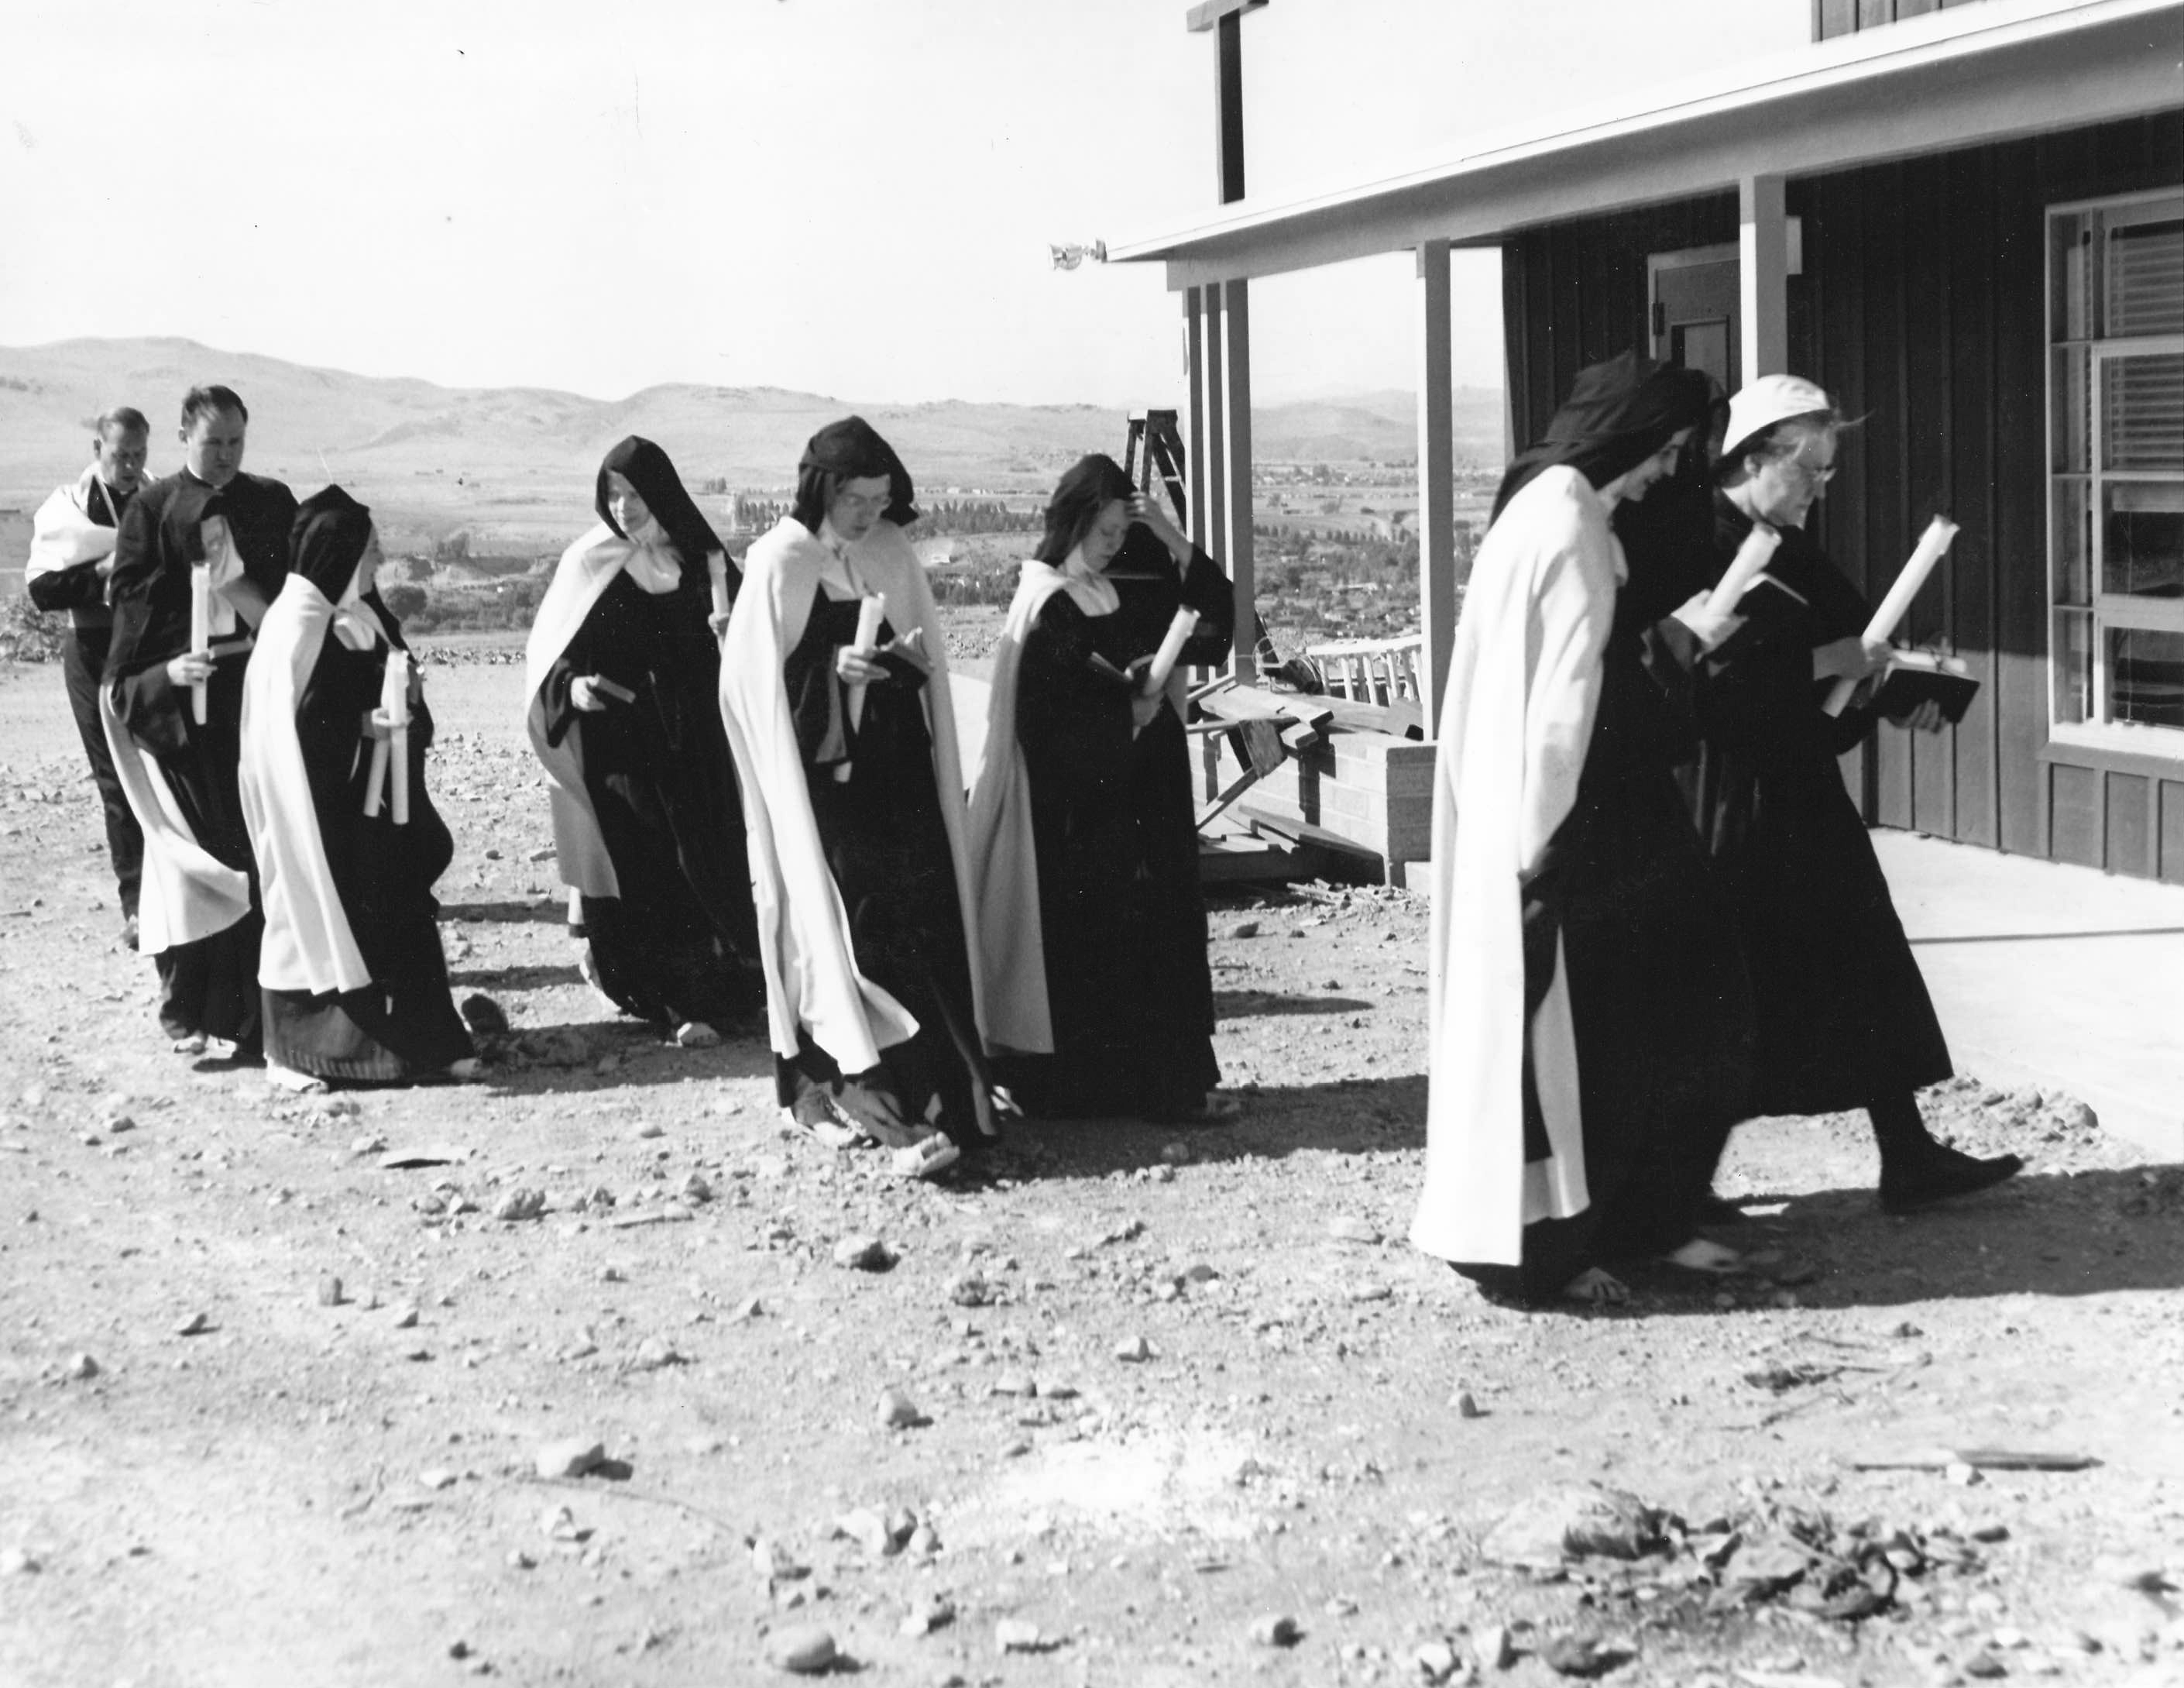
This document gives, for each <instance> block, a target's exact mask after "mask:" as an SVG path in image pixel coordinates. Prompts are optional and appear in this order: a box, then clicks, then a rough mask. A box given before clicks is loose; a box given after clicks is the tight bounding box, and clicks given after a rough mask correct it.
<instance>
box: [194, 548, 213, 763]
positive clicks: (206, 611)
mask: <svg viewBox="0 0 2184 1688" xmlns="http://www.w3.org/2000/svg"><path fill="white" fill-rule="evenodd" d="M190 652H191V654H192V656H198V657H208V656H210V655H211V654H212V565H211V564H210V563H208V562H193V563H192V564H191V565H190ZM190 717H191V718H192V720H194V721H195V722H196V723H197V724H198V725H199V726H200V727H202V726H203V725H204V724H205V683H204V682H203V680H196V681H192V683H191V685H190Z"/></svg>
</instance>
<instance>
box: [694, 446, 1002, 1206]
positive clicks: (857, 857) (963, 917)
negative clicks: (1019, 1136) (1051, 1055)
mask: <svg viewBox="0 0 2184 1688" xmlns="http://www.w3.org/2000/svg"><path fill="white" fill-rule="evenodd" d="M881 478H884V479H885V480H886V482H887V483H888V502H887V506H886V509H885V511H884V513H883V514H882V515H881V516H880V517H879V518H878V519H877V520H876V521H875V522H873V523H872V527H871V529H870V531H869V532H867V533H866V534H864V535H863V537H861V538H860V539H854V540H852V539H845V538H844V536H843V535H842V534H839V533H838V532H837V531H836V530H835V528H834V524H833V521H832V520H831V519H830V518H829V517H828V513H827V512H828V511H829V510H830V509H831V508H833V505H834V503H835V500H836V499H837V498H838V496H839V495H840V494H841V491H842V489H843V488H844V486H845V485H846V484H847V483H849V482H850V481H854V480H862V479H881ZM911 496H912V495H911V481H910V476H909V474H908V472H906V471H905V469H904V468H903V466H902V461H901V460H900V458H899V457H897V456H895V454H894V450H893V449H892V448H891V447H889V444H888V443H887V442H886V441H885V440H884V439H882V438H881V437H880V436H879V435H878V433H876V432H874V431H873V429H872V428H871V427H870V425H868V424H867V423H866V422H864V421H863V420H862V419H861V418H859V417H856V416H850V417H848V418H846V419H844V421H842V422H836V423H834V424H833V425H831V426H830V427H828V428H823V429H822V430H821V431H820V432H819V433H817V434H816V435H814V436H813V438H812V439H811V443H810V444H808V445H807V446H806V447H805V453H804V457H803V461H801V462H800V463H799V465H798V471H797V492H796V500H795V503H794V506H792V509H791V513H790V514H789V515H788V516H787V517H783V519H782V521H781V522H780V523H779V524H778V525H777V526H776V527H775V528H773V529H772V531H771V532H770V533H767V534H764V535H763V536H761V537H760V539H758V540H757V541H756V542H755V544H754V545H752V546H751V548H750V552H749V556H748V557H747V558H746V567H747V568H748V570H749V574H748V577H747V579H746V580H745V582H744V590H743V594H742V595H741V596H740V597H739V598H738V600H737V601H736V607H735V613H734V615H733V617H732V618H731V619H730V621H729V623H728V634H727V641H726V645H725V648H724V652H723V656H722V661H721V695H720V707H721V714H722V716H723V718H725V720H726V722H727V729H728V737H729V741H730V742H731V743H732V744H733V746H734V749H735V756H736V767H737V771H738V774H740V775H741V777H742V781H743V791H744V819H745V821H746V824H747V825H748V828H749V839H750V868H751V880H752V891H753V894H754V896H755V898H756V901H757V905H758V925H759V954H760V959H762V961H763V962H764V964H765V968H766V1009H767V1024H768V1027H769V1030H770V1031H771V1033H772V1042H773V1048H774V1053H775V1055H776V1057H777V1082H778V1085H779V1092H780V1100H781V1103H782V1105H783V1108H784V1109H787V1110H788V1111H789V1113H790V1114H791V1115H792V1116H793V1117H794V1118H795V1119H797V1120H798V1121H800V1122H801V1123H803V1124H805V1126H811V1127H816V1128H818V1129H820V1130H821V1131H822V1133H823V1132H827V1131H830V1130H838V1129H840V1128H842V1127H844V1126H849V1127H851V1128H854V1129H856V1130H858V1131H861V1132H864V1133H865V1134H866V1135H868V1136H871V1137H875V1138H877V1140H879V1141H881V1142H883V1143H889V1144H890V1145H893V1146H895V1147H899V1148H901V1147H913V1146H921V1147H922V1146H923V1145H927V1144H931V1143H933V1142H934V1141H935V1139H934V1137H933V1128H934V1127H935V1126H938V1127H939V1129H940V1130H942V1131H944V1132H947V1133H948V1134H949V1135H950V1137H956V1138H959V1139H972V1138H975V1137H978V1136H979V1135H981V1134H982V1133H984V1132H990V1131H991V1130H992V1129H993V1123H992V1110H991V1101H990V1097H989V1076H988V1074H987V1073H986V1070H985V1067H984V1056H983V1046H982V1037H981V1033H982V1030H983V1026H984V1025H985V1004H984V1001H983V995H982V992H981V988H980V982H979V981H978V975H976V973H975V972H974V970H973V969H972V955H973V954H974V953H975V946H976V937H977V934H976V925H975V922H976V916H975V905H974V903H973V901H972V883H971V878H970V874H969V870H968V865H967V859H968V858H967V854H966V827H965V822H964V808H963V791H964V782H963V770H962V764H961V758H960V757H959V755H958V752H957V749H956V716H955V711H954V708H953V707H952V704H951V701H950V694H949V688H948V658H947V648H946V643H945V638H944V634H943V632H942V629H941V626H940V620H939V612H937V611H936V609H935V608H934V606H933V594H932V590H931V589H930V588H929V587H928V585H927V584H926V579H925V571H924V568H923V567H922V565H921V564H920V563H919V562H918V559H917V553H916V552H915V551H912V550H911V545H910V541H909V540H908V539H906V538H905V537H904V534H903V531H902V525H903V524H904V523H907V522H910V521H912V520H914V519H916V517H917V510H916V507H915V506H913V504H912V503H911ZM875 594H878V595H884V597H885V599H886V615H885V618H884V620H883V623H881V626H880V629H879V633H878V638H877V648H878V651H879V656H878V662H879V664H880V666H881V667H882V668H883V669H884V670H885V671H886V677H885V678H884V679H880V680H877V681H872V682H869V683H867V684H866V685H861V686H852V685H849V684H848V683H846V682H844V680H843V679H841V677H840V675H839V674H838V669H837V667H836V664H837V660H838V653H839V652H840V651H842V649H843V647H844V646H850V645H853V644H855V642H856V636H857V630H858V622H859V619H860V613H861V605H862V603H863V602H864V601H865V600H866V599H867V598H868V597H870V596H872V595H875ZM889 647H893V648H889ZM935 1164H936V1165H937V1164H938V1162H937V1160H936V1162H935Z"/></svg>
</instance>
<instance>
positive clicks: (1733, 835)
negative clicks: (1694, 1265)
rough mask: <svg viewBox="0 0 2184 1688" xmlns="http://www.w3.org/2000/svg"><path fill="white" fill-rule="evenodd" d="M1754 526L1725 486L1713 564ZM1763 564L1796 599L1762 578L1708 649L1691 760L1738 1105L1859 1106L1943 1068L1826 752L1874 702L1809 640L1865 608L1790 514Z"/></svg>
mask: <svg viewBox="0 0 2184 1688" xmlns="http://www.w3.org/2000/svg"><path fill="white" fill-rule="evenodd" d="M1751 529H1752V523H1751V521H1750V519H1749V518H1748V517H1746V516H1745V515H1744V514H1743V512H1742V511H1740V510H1738V509H1737V507H1736V506H1735V505H1734V504H1733V503H1731V502H1730V500H1728V499H1727V498H1725V497H1721V496H1719V495H1717V497H1716V500H1715V503H1714V530H1713V532H1714V543H1713V552H1714V569H1713V573H1714V575H1715V577H1716V578H1717V579H1718V578H1719V576H1720V574H1721V573H1722V572H1723V571H1724V569H1726V568H1727V567H1728V565H1729V563H1730V560H1731V559H1732V558H1733V557H1734V556H1736V551H1737V547H1738V546H1739V545H1741V544H1742V543H1743V541H1744V539H1745V536H1746V535H1747V534H1748V533H1750V532H1751ZM1767 573H1769V574H1770V575H1772V576H1774V577H1775V579H1778V580H1780V581H1781V582H1782V584H1784V585H1786V586H1787V587H1789V588H1790V589H1791V592H1794V593H1795V594H1797V596H1798V597H1799V598H1802V600H1803V602H1802V603H1799V602H1797V601H1795V600H1792V599H1791V598H1789V597H1788V596H1787V595H1785V594H1781V593H1779V592H1774V591H1772V590H1771V589H1769V588H1767V587H1765V586H1764V585H1763V586H1761V587H1760V588H1758V589H1757V590H1758V591H1759V592H1761V593H1764V594H1767V595H1769V600H1770V612H1769V613H1768V614H1766V615H1765V616H1764V617H1761V616H1757V615H1755V616H1754V617H1753V618H1752V620H1751V621H1750V622H1749V623H1748V624H1747V626H1746V627H1745V628H1743V629H1741V630H1740V631H1739V632H1738V633H1736V634H1735V635H1733V636H1732V637H1731V638H1730V640H1729V641H1728V642H1727V643H1725V644H1724V646H1722V647H1721V648H1720V649H1719V651H1716V652H1715V653H1714V654H1713V657H1711V658H1710V659H1709V661H1708V668H1709V670H1710V673H1709V674H1708V679H1707V681H1706V683H1705V685H1703V686H1702V688H1701V690H1700V693H1699V696H1700V697H1701V700H1702V710H1701V722H1702V732H1703V735H1704V744H1703V746H1702V751H1701V753H1700V755H1699V757H1697V761H1696V762H1695V763H1693V764H1691V767H1690V768H1689V769H1688V770H1687V774H1686V784H1687V790H1688V794H1689V796H1690V798H1691V812H1692V814H1693V816H1694V818H1695V819H1696V821H1697V825H1698V828H1699V830H1700V832H1701V833H1702V836H1703V838H1704V841H1705V843H1706V847H1707V848H1708V851H1709V852H1710V853H1711V855H1712V856H1713V860H1714V863H1715V864H1716V867H1717V869H1718V870H1719V877H1720V880H1721V882H1722V886H1723V888H1724V892H1725V894H1726V897H1727V901H1728V903H1729V906H1730V910H1731V912H1732V918H1734V919H1735V920H1736V924H1737V926H1738V928H1739V931H1740V934H1741V938H1742V941H1743V946H1744V949H1745V953H1746V957H1747V963H1748V965H1749V967H1750V970H1751V975H1752V999H1753V1005H1754V1008H1755V1010H1756V1012H1757V1014H1758V1070H1757V1075H1756V1079H1755V1083H1754V1087H1753V1093H1752V1100H1751V1103H1750V1105H1749V1107H1748V1108H1747V1112H1750V1113H1755V1114H1819V1113H1829V1112H1833V1111H1836V1110H1839V1109H1850V1108H1864V1107H1869V1106H1870V1105H1871V1104H1874V1103H1875V1101H1876V1100H1879V1099H1882V1098H1888V1097H1891V1096H1899V1095H1903V1094H1906V1093H1908V1092H1910V1091H1913V1090H1915V1089H1917V1088H1919V1087H1921V1086H1924V1085H1928V1084H1933V1083H1935V1082H1938V1081H1940V1080H1942V1079H1944V1078H1947V1077H1948V1076H1949V1075H1950V1072H1951V1070H1952V1069H1951V1066H1950V1063H1949V1051H1948V1045H1947V1042H1945V1041H1944V1039H1943V1037H1942V1028H1941V1023H1940V1021H1939V1020H1937V1019H1936V1016H1935V1013H1934V1005H1933V1003H1932V1000H1931V998H1929V997H1928V995H1927V993H1926V984H1925V980H1924V979H1923V978H1921V977H1920V976H1919V964H1918V962H1917V961H1916V960H1915V959H1914V958H1913V956H1912V953H1911V947H1910V944H1909V942H1908V940H1907V939H1906V938H1905V937H1904V936H1903V923H1902V922H1901V921H1900V920H1899V919H1897V914H1896V907H1895V903H1893V901H1892V899H1891V898H1890V896H1889V893H1888V881H1887V880H1886V877H1885V876H1884V875H1882V873H1881V870H1880V861H1879V860H1878V859H1877V858H1875V854H1874V851H1873V841H1872V840H1871V838H1870V837H1869V836H1868V835H1867V832H1866V827H1865V823H1864V820H1863V819H1860V817H1859V815H1858V808H1857V806H1856V805H1855V804H1853V802H1852V801H1851V797H1850V794H1849V792H1848V791H1847V789H1846V788H1845V786H1844V784H1843V776H1842V770H1841V768H1840V767H1839V766H1838V765H1837V763H1836V757H1839V756H1841V754H1842V753H1843V752H1845V751H1847V750H1849V749H1850V748H1851V747H1852V746H1854V745H1856V744H1858V742H1859V741H1862V740H1863V739H1864V738H1865V737H1866V736H1867V735H1869V734H1870V733H1871V732H1872V731H1873V729H1874V728H1875V724H1876V723H1875V717H1874V715H1873V713H1872V712H1871V711H1870V710H1869V709H1867V708H1865V707H1863V706H1862V705H1859V704H1853V707H1851V708H1849V709H1847V710H1845V711H1844V712H1843V713H1842V714H1841V715H1840V716H1837V717H1834V718H1830V717H1829V716H1828V715H1827V714H1826V713H1825V712H1824V711H1823V710H1822V708H1821V707H1820V702H1821V699H1822V698H1823V697H1824V696H1825V694H1826V691H1827V689H1828V686H1829V685H1830V682H1826V681H1821V682H1818V683H1816V682H1815V681H1814V679H1813V670H1812V653H1813V651H1814V648H1815V647H1816V646H1821V645H1825V644H1827V643H1829V642H1830V641H1831V640H1836V639H1838V638H1842V637H1845V636H1848V635H1854V634H1858V633H1859V632H1860V631H1862V630H1863V629H1864V627H1865V625H1866V623H1867V621H1868V619H1869V617H1870V615H1871V611H1870V609H1869V606H1867V604H1866V602H1865V600H1864V598H1863V597H1862V596H1861V595H1859V593H1858V590H1857V589H1856V588H1855V587H1853V585H1852V584H1850V582H1849V581H1848V580H1847V579H1845V578H1844V577H1843V575H1842V573H1841V571H1839V570H1838V569H1837V568H1836V567H1835V565H1834V564H1833V563H1831V562H1829V561H1828V559H1827V557H1826V556H1825V554H1824V553H1823V552H1822V551H1821V550H1820V549H1819V546H1818V545H1815V544H1814V541H1813V540H1812V539H1811V538H1809V537H1808V535H1807V534H1805V532H1804V530H1803V529H1802V528H1785V529H1783V530H1782V541H1781V545H1780V547H1779V548H1778V549H1777V550H1776V551H1775V555H1774V558H1773V560H1772V561H1771V562H1769V564H1768V565H1767ZM1749 601H1750V597H1749V595H1747V602H1749Z"/></svg>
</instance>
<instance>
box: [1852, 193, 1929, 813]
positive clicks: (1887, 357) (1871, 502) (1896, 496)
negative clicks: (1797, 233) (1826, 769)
mask: <svg viewBox="0 0 2184 1688" xmlns="http://www.w3.org/2000/svg"><path fill="white" fill-rule="evenodd" d="M1861 175H1862V177H1863V179H1864V185H1865V190H1866V205H1865V242H1864V254H1863V256H1864V288H1865V297H1866V313H1865V373H1866V400H1865V402H1866V405H1867V408H1868V411H1869V415H1868V416H1867V420H1866V424H1865V427H1864V429H1863V430H1862V432H1863V433H1864V446H1865V461H1866V501H1865V511H1864V516H1865V520H1864V524H1863V525H1864V536H1865V543H1864V545H1863V546H1862V547H1861V549H1860V556H1859V558H1858V565H1859V566H1858V571H1857V572H1856V573H1853V574H1852V579H1853V580H1854V581H1856V582H1857V583H1858V585H1859V586H1860V587H1861V588H1862V589H1863V590H1864V592H1865V595H1866V596H1867V598H1868V599H1869V601H1875V602H1878V601H1879V600H1880V595H1881V594H1882V593H1884V592H1885V591H1886V590H1888V583H1889V582H1890V581H1892V580H1893V579H1895V578H1896V571H1897V569H1898V568H1899V567H1902V566H1903V559H1904V558H1905V557H1906V556H1909V555H1910V551H1911V547H1910V544H1909V542H1908V531H1909V528H1910V525H1911V523H1910V516H1909V511H1908V504H1909V501H1910V488H1909V485H1908V481H1907V478H1906V472H1905V471H1906V467H1907V465H1906V455H1907V454H1906V451H1905V428H1906V424H1907V422H1908V407H1909V398H1908V394H1907V393H1906V391H1905V387H1906V383H1907V371H1906V367H1905V366H1906V362H1907V360H1908V348H1907V347H1906V345H1905V344H1904V338H1905V334H1906V332H1907V321H1906V319H1907V317H1908V312H1909V297H1908V295H1909V287H1908V278H1907V277H1906V276H1905V273H1904V265H1905V254H1904V247H1905V226H1904V225H1905V215H1906V213H1905V207H1904V202H1903V186H1904V184H1903V167H1902V166H1901V165H1880V166H1879V167H1877V168H1875V169H1874V170H1866V171H1863V172H1861ZM1836 562H1839V563H1841V562H1844V559H1842V558H1841V557H1837V558H1836ZM1846 572H1847V573H1848V572H1849V570H1848V568H1847V567H1846ZM1867 753H1868V756H1869V758H1870V759H1871V761H1872V762H1873V763H1874V764H1875V769H1874V773H1873V774H1872V775H1871V776H1870V777H1871V781H1872V783H1871V788H1870V796H1869V803H1870V807H1869V808H1868V810H1867V819H1869V820H1872V821H1875V822H1877V823H1879V824H1881V825H1883V826H1910V825H1912V824H1914V816H1913V814H1912V808H1911V757H1910V752H1909V750H1908V746H1907V744H1906V742H1905V735H1903V734H1902V733H1896V732H1887V731H1883V732H1881V733H1880V734H1879V735H1877V736H1876V737H1875V739H1873V740H1871V741H1869V748H1868V752H1867Z"/></svg>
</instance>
